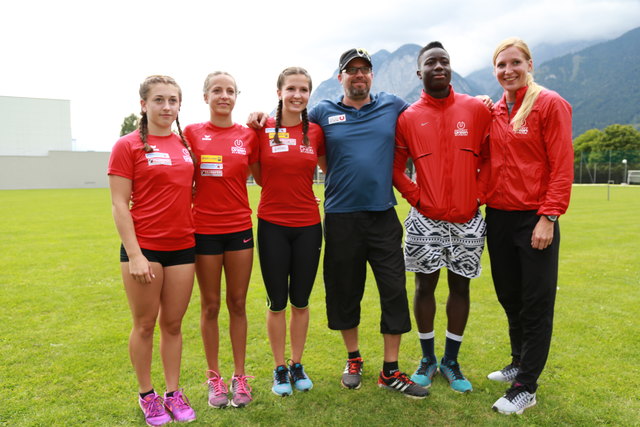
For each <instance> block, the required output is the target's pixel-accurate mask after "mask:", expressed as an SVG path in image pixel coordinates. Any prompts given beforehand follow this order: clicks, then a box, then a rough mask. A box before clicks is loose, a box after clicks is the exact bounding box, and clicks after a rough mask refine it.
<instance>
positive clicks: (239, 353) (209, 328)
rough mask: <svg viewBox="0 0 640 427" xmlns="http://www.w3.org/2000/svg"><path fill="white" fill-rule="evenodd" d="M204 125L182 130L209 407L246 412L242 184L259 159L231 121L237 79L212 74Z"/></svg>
mask: <svg viewBox="0 0 640 427" xmlns="http://www.w3.org/2000/svg"><path fill="white" fill-rule="evenodd" d="M203 91H204V101H205V102H206V103H207V105H208V106H209V117H210V119H209V121H207V122H204V123H198V124H192V125H189V126H187V127H186V129H185V136H186V137H187V140H188V141H189V142H190V143H191V144H192V145H193V151H194V153H195V155H196V160H197V163H198V165H197V167H196V174H195V197H194V203H193V217H194V223H195V228H196V234H195V237H196V275H197V276H198V284H199V286H200V300H201V315H200V330H201V333H202V341H203V344H204V350H205V355H206V358H207V365H208V367H207V384H208V386H209V398H208V401H209V405H210V406H212V407H214V408H222V407H225V406H227V405H228V404H231V405H232V406H234V407H243V406H246V405H247V404H249V403H250V402H251V400H252V397H251V387H250V386H249V384H248V383H247V379H248V378H250V377H248V376H247V375H246V373H245V356H246V347H247V314H246V311H245V305H246V299H247V291H248V288H249V279H250V277H251V268H252V266H253V231H252V223H251V208H250V207H249V198H248V195H247V186H246V181H247V178H248V175H249V165H250V164H252V163H255V162H256V161H257V156H258V151H257V143H258V140H257V138H256V134H255V132H254V131H253V130H250V129H248V128H246V127H243V126H241V125H239V124H236V123H234V122H233V119H232V112H233V108H234V106H235V104H236V98H237V96H238V93H239V92H238V87H237V85H236V81H235V79H234V78H233V77H232V76H231V75H230V74H229V73H226V72H222V71H216V72H213V73H211V74H209V75H208V76H207V78H206V79H205V82H204V88H203ZM223 270H224V276H225V282H226V303H227V309H228V311H229V335H230V337H231V348H232V352H233V362H234V371H233V376H232V377H231V394H232V397H231V400H230V401H229V398H228V396H227V393H228V388H227V384H225V382H224V380H223V378H222V376H221V375H220V367H219V364H218V353H219V344H220V340H219V329H218V314H219V312H220V304H221V302H220V299H221V286H222V271H223Z"/></svg>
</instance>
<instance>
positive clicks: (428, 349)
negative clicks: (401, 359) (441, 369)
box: [418, 331, 437, 362]
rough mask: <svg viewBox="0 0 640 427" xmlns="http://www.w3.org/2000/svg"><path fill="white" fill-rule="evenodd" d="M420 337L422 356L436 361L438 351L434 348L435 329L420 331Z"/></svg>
mask: <svg viewBox="0 0 640 427" xmlns="http://www.w3.org/2000/svg"><path fill="white" fill-rule="evenodd" d="M418 338H420V347H422V357H426V358H427V359H429V360H431V361H433V362H435V361H436V360H437V359H436V353H435V350H434V341H435V331H431V332H426V333H422V332H418Z"/></svg>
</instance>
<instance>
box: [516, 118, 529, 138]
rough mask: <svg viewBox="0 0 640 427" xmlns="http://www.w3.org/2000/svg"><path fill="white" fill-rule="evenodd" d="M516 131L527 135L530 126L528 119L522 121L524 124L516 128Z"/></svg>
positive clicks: (518, 133)
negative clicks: (528, 125)
mask: <svg viewBox="0 0 640 427" xmlns="http://www.w3.org/2000/svg"><path fill="white" fill-rule="evenodd" d="M514 133H516V134H517V135H527V134H528V133H529V128H528V127H527V122H526V120H525V121H523V122H522V126H520V127H519V128H518V129H516V130H514Z"/></svg>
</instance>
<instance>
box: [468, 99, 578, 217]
mask: <svg viewBox="0 0 640 427" xmlns="http://www.w3.org/2000/svg"><path fill="white" fill-rule="evenodd" d="M526 90H527V87H523V88H522V89H520V90H518V92H517V93H516V103H515V105H514V107H513V111H512V112H511V116H510V115H509V110H508V109H507V104H506V98H505V96H503V97H502V99H501V100H500V101H499V102H498V103H497V104H496V105H495V106H494V109H493V123H492V124H491V130H490V135H491V137H490V144H489V147H490V155H489V160H488V163H489V167H488V168H487V167H485V163H484V162H483V165H482V172H481V175H482V186H483V187H484V192H485V194H486V204H487V206H490V207H492V208H495V209H501V210H507V211H525V210H537V212H538V215H562V214H564V213H565V212H566V210H567V206H568V205H569V198H570V196H571V184H572V182H573V145H572V140H571V105H569V103H568V102H567V101H565V100H564V99H563V98H562V97H561V96H560V95H558V94H557V93H556V92H554V91H551V90H547V89H543V90H542V92H541V93H540V95H539V96H538V99H537V100H536V102H535V104H534V106H533V109H532V110H531V113H530V114H529V117H527V119H526V122H525V123H524V125H523V126H522V127H521V128H520V129H518V130H516V131H514V130H513V125H512V124H510V123H509V121H510V119H511V118H512V117H514V116H515V114H516V113H517V111H518V109H519V108H520V105H522V99H523V98H524V95H525V93H526ZM485 173H486V175H485Z"/></svg>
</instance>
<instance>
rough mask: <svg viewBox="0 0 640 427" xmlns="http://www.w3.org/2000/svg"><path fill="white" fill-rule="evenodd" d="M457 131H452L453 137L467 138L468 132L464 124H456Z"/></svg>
mask: <svg viewBox="0 0 640 427" xmlns="http://www.w3.org/2000/svg"><path fill="white" fill-rule="evenodd" d="M456 126H457V129H456V130H454V131H453V134H454V135H455V136H467V135H469V131H468V130H467V129H466V126H467V125H466V124H465V123H464V122H458V124H457V125H456Z"/></svg>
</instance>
